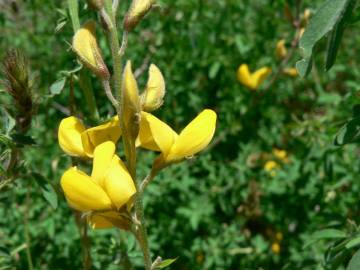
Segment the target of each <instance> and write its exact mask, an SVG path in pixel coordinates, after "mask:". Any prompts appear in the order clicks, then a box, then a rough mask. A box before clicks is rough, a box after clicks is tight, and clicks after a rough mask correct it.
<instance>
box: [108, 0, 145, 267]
mask: <svg viewBox="0 0 360 270" xmlns="http://www.w3.org/2000/svg"><path fill="white" fill-rule="evenodd" d="M104 7H105V12H106V13H107V15H109V17H110V20H111V24H108V31H109V39H110V47H111V54H112V58H113V77H114V88H115V92H116V96H117V101H118V106H117V108H116V109H117V112H118V115H119V119H120V126H121V129H122V131H123V143H124V148H125V155H126V160H127V163H128V169H129V173H130V175H131V176H132V178H133V179H134V182H135V185H136V189H137V190H138V191H139V184H138V183H137V181H136V149H135V142H134V140H133V138H130V136H129V134H128V132H127V130H126V128H125V123H124V119H123V117H121V116H122V108H123V106H122V98H121V97H122V92H121V91H122V90H121V79H122V78H121V76H122V66H121V57H122V55H123V52H124V50H125V46H126V42H125V43H124V42H123V44H124V46H122V50H120V44H119V36H118V32H117V26H116V19H115V18H116V16H115V12H114V10H113V6H112V1H111V0H105V2H104ZM125 35H126V33H125ZM124 39H125V41H126V40H127V36H125V37H124ZM124 39H123V40H124ZM135 213H136V217H137V219H138V222H139V223H138V224H137V228H136V233H135V235H136V238H137V240H138V242H139V245H140V247H141V249H142V252H143V256H144V265H145V269H146V270H151V264H152V262H151V256H150V250H149V243H148V238H147V232H146V224H145V218H144V208H143V202H142V196H141V193H138V196H136V199H135Z"/></svg>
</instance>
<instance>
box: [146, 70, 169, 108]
mask: <svg viewBox="0 0 360 270" xmlns="http://www.w3.org/2000/svg"><path fill="white" fill-rule="evenodd" d="M164 96H165V80H164V77H163V75H162V74H161V71H160V69H158V67H157V66H155V65H154V64H151V65H150V68H149V79H148V82H147V84H146V88H145V91H144V93H143V94H142V95H141V105H142V108H143V110H144V111H147V112H152V111H155V110H156V109H158V108H159V107H160V106H161V105H162V104H163V102H164V100H163V99H164Z"/></svg>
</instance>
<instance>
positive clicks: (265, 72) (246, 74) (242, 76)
mask: <svg viewBox="0 0 360 270" xmlns="http://www.w3.org/2000/svg"><path fill="white" fill-rule="evenodd" d="M270 73H271V68H269V67H262V68H260V69H258V70H256V71H255V72H254V73H250V71H249V67H248V65H247V64H242V65H240V67H239V68H238V70H237V79H238V81H239V82H240V83H242V84H243V85H245V86H246V87H248V88H250V89H251V90H256V89H257V88H258V87H259V86H260V85H261V84H262V82H263V81H264V80H265V79H266V78H267V77H268V76H269V74H270Z"/></svg>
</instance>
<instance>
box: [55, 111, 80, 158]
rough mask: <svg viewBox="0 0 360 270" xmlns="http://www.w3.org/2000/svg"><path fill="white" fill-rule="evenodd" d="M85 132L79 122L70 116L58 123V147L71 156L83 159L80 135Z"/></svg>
mask: <svg viewBox="0 0 360 270" xmlns="http://www.w3.org/2000/svg"><path fill="white" fill-rule="evenodd" d="M84 130H85V127H84V125H83V124H82V123H81V121H80V120H79V119H78V118H76V117H74V116H70V117H67V118H64V119H63V120H62V121H61V122H60V126H59V130H58V139H59V145H60V147H61V149H62V150H64V152H65V153H67V154H69V155H71V156H79V157H85V156H86V155H85V152H84V148H83V145H82V142H81V133H82V132H83V131H84Z"/></svg>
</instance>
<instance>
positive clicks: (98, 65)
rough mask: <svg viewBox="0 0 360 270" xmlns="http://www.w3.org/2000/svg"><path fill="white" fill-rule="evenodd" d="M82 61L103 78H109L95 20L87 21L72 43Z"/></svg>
mask: <svg viewBox="0 0 360 270" xmlns="http://www.w3.org/2000/svg"><path fill="white" fill-rule="evenodd" d="M72 47H73V50H74V52H75V53H76V54H77V56H78V57H79V59H80V61H81V62H82V63H83V64H84V65H85V66H86V67H87V68H89V69H90V70H91V71H92V72H94V74H95V75H96V76H98V77H100V78H101V79H109V77H110V73H109V70H108V68H107V67H106V65H105V63H104V60H103V58H102V56H101V51H100V48H99V46H98V43H97V41H96V37H95V22H94V21H88V22H86V23H85V24H84V25H83V26H82V27H81V28H80V29H79V30H78V31H76V33H75V35H74V39H73V44H72Z"/></svg>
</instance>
